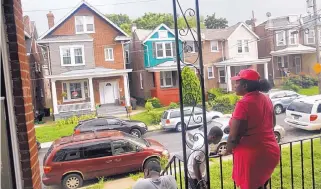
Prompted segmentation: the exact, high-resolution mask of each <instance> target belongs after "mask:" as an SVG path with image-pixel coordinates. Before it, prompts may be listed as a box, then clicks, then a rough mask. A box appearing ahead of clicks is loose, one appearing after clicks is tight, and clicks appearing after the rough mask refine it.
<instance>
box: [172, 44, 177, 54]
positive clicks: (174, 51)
mask: <svg viewBox="0 0 321 189" xmlns="http://www.w3.org/2000/svg"><path fill="white" fill-rule="evenodd" d="M172 47H173V49H172V50H173V56H174V57H176V43H175V41H174V42H172Z"/></svg>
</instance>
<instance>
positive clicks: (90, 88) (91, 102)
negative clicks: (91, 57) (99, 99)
mask: <svg viewBox="0 0 321 189" xmlns="http://www.w3.org/2000/svg"><path fill="white" fill-rule="evenodd" d="M88 79H89V93H90V104H91V110H92V111H93V110H95V109H96V108H95V95H94V85H93V78H92V77H90V78H88Z"/></svg>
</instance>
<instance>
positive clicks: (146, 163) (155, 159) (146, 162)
mask: <svg viewBox="0 0 321 189" xmlns="http://www.w3.org/2000/svg"><path fill="white" fill-rule="evenodd" d="M152 161H156V162H158V163H160V162H159V159H158V158H155V157H153V158H149V159H147V160H146V161H145V162H144V165H143V170H144V169H145V167H146V165H148V163H149V162H152Z"/></svg>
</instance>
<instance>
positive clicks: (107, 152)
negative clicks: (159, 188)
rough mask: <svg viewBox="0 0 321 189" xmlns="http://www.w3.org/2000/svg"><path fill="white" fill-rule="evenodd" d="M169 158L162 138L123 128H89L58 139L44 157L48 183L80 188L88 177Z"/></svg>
mask: <svg viewBox="0 0 321 189" xmlns="http://www.w3.org/2000/svg"><path fill="white" fill-rule="evenodd" d="M161 157H165V158H169V153H168V151H167V150H166V149H165V148H164V146H163V145H161V144H160V143H159V142H157V141H155V140H151V139H142V138H137V137H134V136H132V135H129V134H127V133H124V132H121V131H115V130H111V131H101V132H87V133H82V134H78V135H72V136H68V137H63V138H61V139H57V140H56V141H54V142H53V144H52V145H51V147H50V148H49V150H48V152H47V154H46V155H45V157H44V160H43V170H44V174H43V176H42V182H43V183H44V184H45V185H60V184H61V185H62V187H63V188H64V189H75V188H80V187H81V186H82V184H83V181H84V180H89V179H94V178H99V177H102V176H112V175H117V174H123V173H129V172H133V171H138V170H143V168H144V166H145V165H146V164H148V162H150V161H159V159H160V158H161Z"/></svg>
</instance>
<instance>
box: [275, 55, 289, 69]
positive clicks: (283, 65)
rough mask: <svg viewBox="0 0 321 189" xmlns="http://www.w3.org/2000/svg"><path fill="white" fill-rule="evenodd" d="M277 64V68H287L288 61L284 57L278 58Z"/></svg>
mask: <svg viewBox="0 0 321 189" xmlns="http://www.w3.org/2000/svg"><path fill="white" fill-rule="evenodd" d="M277 63H278V67H279V68H288V67H289V66H288V61H287V57H286V56H278V57H277Z"/></svg>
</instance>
